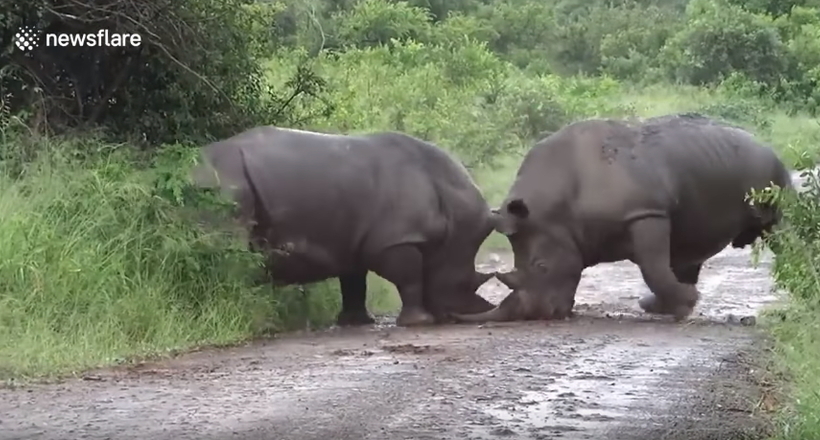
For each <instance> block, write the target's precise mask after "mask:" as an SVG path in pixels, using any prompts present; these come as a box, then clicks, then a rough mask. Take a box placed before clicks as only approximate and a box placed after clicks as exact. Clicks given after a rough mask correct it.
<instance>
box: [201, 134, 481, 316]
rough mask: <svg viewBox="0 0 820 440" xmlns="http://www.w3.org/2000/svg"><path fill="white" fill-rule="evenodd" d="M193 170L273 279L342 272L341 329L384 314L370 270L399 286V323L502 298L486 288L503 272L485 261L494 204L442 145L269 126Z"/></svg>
mask: <svg viewBox="0 0 820 440" xmlns="http://www.w3.org/2000/svg"><path fill="white" fill-rule="evenodd" d="M192 177H193V181H194V183H195V184H196V185H198V186H199V187H202V188H214V189H217V190H219V191H221V192H222V194H223V195H225V196H226V197H228V198H229V199H230V200H233V201H234V202H235V203H236V205H237V208H238V209H237V212H236V216H235V220H238V223H239V224H240V225H241V227H242V229H243V230H245V231H247V232H248V233H249V234H248V236H249V246H250V247H251V249H253V250H254V251H259V252H262V253H263V254H264V255H265V256H266V264H265V266H266V272H267V275H266V279H268V280H270V281H271V282H273V283H274V284H279V285H282V284H284V285H292V284H299V285H304V284H309V283H314V282H318V281H323V280H327V279H330V278H338V280H339V285H340V288H341V296H342V307H341V311H340V312H339V314H338V316H337V320H336V322H337V324H338V325H340V326H350V325H367V324H371V323H373V322H374V319H373V318H372V317H371V316H370V314H369V313H368V311H367V307H366V305H365V300H366V291H367V275H368V273H369V272H370V271H372V272H375V273H376V274H378V275H379V276H381V277H382V278H384V279H386V280H388V281H390V282H391V283H393V284H394V285H395V286H396V288H397V290H398V293H399V296H400V297H401V301H402V308H401V312H400V313H399V315H398V318H397V320H396V324H397V325H399V326H415V325H430V324H436V323H442V322H447V321H448V320H449V316H450V314H451V313H453V312H458V313H479V312H484V311H488V310H491V309H492V308H493V307H494V306H493V304H492V303H489V302H487V301H486V300H484V299H483V298H481V297H480V296H479V295H477V294H476V291H477V289H478V288H479V287H480V286H481V285H482V284H483V283H485V282H486V281H487V280H489V279H490V278H492V277H493V276H494V273H481V272H478V271H477V270H476V268H475V257H476V255H477V253H478V250H479V247H480V246H481V244H482V242H483V241H484V240H485V239H486V237H487V236H488V235H489V234H490V233H491V232H492V230H493V223H492V217H491V210H490V207H489V205H488V204H487V202H486V201H485V199H484V197H483V196H482V194H481V192H480V190H479V188H478V187H477V186H476V184H475V183H474V181H473V180H472V179H471V177H470V175H469V174H468V172H467V170H466V168H465V167H464V166H463V165H462V164H461V163H460V162H458V161H457V160H456V159H454V158H453V157H452V156H450V155H449V154H448V153H446V152H445V151H444V150H442V149H440V148H438V147H436V146H435V145H433V144H430V143H428V142H425V141H422V140H420V139H416V138H414V137H412V136H409V135H405V134H401V133H395V132H379V133H371V134H361V135H341V134H326V133H317V132H310V131H302V130H296V129H287V128H281V127H274V126H263V127H256V128H252V129H249V130H247V131H245V132H242V133H240V134H237V135H235V136H233V137H231V138H228V139H226V140H222V141H218V142H214V143H211V144H209V145H206V146H205V147H204V148H203V149H202V153H201V163H200V165H198V166H197V167H195V168H194V169H193V176H192Z"/></svg>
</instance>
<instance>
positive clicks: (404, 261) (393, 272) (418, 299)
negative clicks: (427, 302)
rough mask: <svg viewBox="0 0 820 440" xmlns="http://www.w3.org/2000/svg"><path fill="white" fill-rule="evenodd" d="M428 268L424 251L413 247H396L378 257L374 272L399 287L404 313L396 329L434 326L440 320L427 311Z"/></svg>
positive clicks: (374, 263)
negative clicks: (423, 260) (425, 279)
mask: <svg viewBox="0 0 820 440" xmlns="http://www.w3.org/2000/svg"><path fill="white" fill-rule="evenodd" d="M423 268H424V265H423V264H422V254H421V251H420V250H419V249H418V248H417V247H416V246H413V245H408V244H403V245H396V246H392V247H390V248H388V249H386V250H385V251H384V252H382V253H380V254H379V255H377V256H376V258H375V260H374V262H373V266H372V269H373V271H374V272H376V273H377V274H378V275H379V276H380V277H382V278H384V279H386V280H387V281H390V282H391V283H393V284H394V285H395V286H396V289H398V291H399V297H401V303H402V305H401V312H400V313H399V316H398V318H396V325H398V326H401V327H410V326H422V325H432V324H435V323H436V319H435V317H434V316H433V314H432V313H430V312H428V311H427V310H426V309H425V308H424V272H423V270H424V269H423Z"/></svg>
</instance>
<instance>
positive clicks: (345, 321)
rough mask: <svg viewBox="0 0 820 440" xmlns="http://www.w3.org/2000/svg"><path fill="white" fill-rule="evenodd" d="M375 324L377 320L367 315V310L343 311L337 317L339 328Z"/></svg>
mask: <svg viewBox="0 0 820 440" xmlns="http://www.w3.org/2000/svg"><path fill="white" fill-rule="evenodd" d="M375 323H376V320H375V319H373V318H372V317H371V316H370V315H369V314H368V313H367V310H353V311H348V310H342V311H341V312H340V313H339V316H337V317H336V325H338V326H339V327H353V326H360V325H371V324H375Z"/></svg>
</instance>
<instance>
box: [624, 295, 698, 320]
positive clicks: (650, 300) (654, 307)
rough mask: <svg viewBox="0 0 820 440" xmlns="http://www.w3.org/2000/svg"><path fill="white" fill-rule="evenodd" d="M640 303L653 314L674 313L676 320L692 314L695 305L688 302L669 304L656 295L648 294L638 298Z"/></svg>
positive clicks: (645, 310) (644, 309)
mask: <svg viewBox="0 0 820 440" xmlns="http://www.w3.org/2000/svg"><path fill="white" fill-rule="evenodd" d="M638 305H639V306H640V307H641V309H643V311H644V312H646V313H651V314H653V315H673V316H674V317H675V321H678V322H680V321H683V320H684V319H686V317H687V316H689V315H691V314H692V312H693V311H694V307H691V306H688V305H686V304H678V305H669V304H666V303H664V302H663V301H659V300H658V298H657V297H656V296H655V295H651V294H650V295H646V296H644V297H643V298H641V299H640V300H638Z"/></svg>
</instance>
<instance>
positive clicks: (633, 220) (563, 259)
mask: <svg viewBox="0 0 820 440" xmlns="http://www.w3.org/2000/svg"><path fill="white" fill-rule="evenodd" d="M772 184H775V185H777V186H779V187H781V188H784V189H786V190H793V186H792V182H791V179H790V174H789V172H788V171H787V169H786V167H785V166H784V164H783V163H782V162H781V161H780V159H778V157H777V156H776V155H775V153H774V151H773V150H772V149H771V148H769V147H768V146H765V145H762V144H761V143H759V142H757V141H756V140H755V139H754V138H753V136H752V135H751V134H749V133H748V132H746V131H744V130H743V129H740V128H738V127H734V126H730V125H728V124H725V123H721V122H717V121H715V120H712V119H709V118H706V117H703V116H700V115H697V114H677V115H666V116H661V117H656V118H651V119H647V120H645V121H643V122H626V121H618V120H603V119H592V120H585V121H580V122H576V123H573V124H570V125H567V126H565V127H564V128H562V129H561V130H559V131H558V132H556V133H554V134H552V135H551V136H549V137H547V138H545V139H543V140H541V141H539V142H538V143H537V144H536V145H535V146H534V147H533V148H532V150H530V151H529V152H528V154H527V155H526V156H525V158H524V160H523V162H522V164H521V166H520V168H519V170H518V173H517V176H516V179H515V181H514V183H513V185H512V187H511V189H510V190H509V193H508V195H507V197H506V199H505V200H504V202H503V203H502V205H501V207H500V208H499V209H497V210H493V213H494V214H493V216H494V221H495V223H496V230H498V231H499V232H501V233H502V234H504V235H506V236H507V237H508V239H509V241H510V244H511V245H512V249H513V253H514V255H515V257H514V260H515V264H514V269H513V270H512V271H511V272H507V273H498V274H497V275H496V277H497V278H498V280H499V281H501V282H502V283H504V284H505V285H507V287H509V288H510V289H512V292H511V293H510V295H508V296H507V297H506V298H505V299H504V300H503V301H502V302H501V303H500V304H499V305H498V307H496V308H495V309H493V310H490V311H488V312H483V313H478V314H457V315H454V317H455V318H456V320H458V321H460V322H485V321H513V320H546V319H564V318H567V317H570V316H572V308H573V306H574V305H575V293H576V290H577V287H578V283H579V281H580V279H581V273H582V271H583V270H584V269H585V268H587V267H591V266H594V265H597V264H598V263H606V262H615V261H622V260H629V261H631V262H633V263H635V264H637V265H638V266H639V267H640V270H641V275H642V277H643V280H644V282H645V283H646V285H647V286H648V287H649V289H650V290H651V291H652V294H651V295H647V296H645V297H643V298H641V299H640V300H639V301H638V303H639V305H640V307H641V308H642V309H643V310H644V311H645V312H647V313H653V314H661V315H673V316H674V317H675V320H676V321H681V320H683V319H685V318H686V317H688V316H689V315H690V314H691V313H692V312H693V310H694V307H695V305H696V304H697V301H698V299H699V297H700V294H699V292H698V290H697V288H696V284H697V281H698V277H699V275H700V270H701V267H702V265H703V263H704V261H706V260H707V259H709V258H711V257H712V256H714V255H715V254H717V253H718V252H720V251H721V250H723V249H724V248H725V247H726V246H727V245H729V244H731V245H732V246H733V247H736V248H742V247H745V246H747V245H750V244H752V243H753V242H754V241H755V240H756V239H757V238H758V237H762V236H763V235H764V234H766V233H768V232H770V231H771V230H772V228H773V227H775V226H776V225H777V224H778V222H780V220H781V215H782V214H781V211H780V210H779V209H778V208H777V206H774V205H763V204H757V205H754V204H751V203H749V202H748V201H747V200H748V199H746V198H745V196H746V194H747V193H748V192H749V190H751V189H753V188H754V189H762V188H764V187H767V186H770V185H772Z"/></svg>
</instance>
